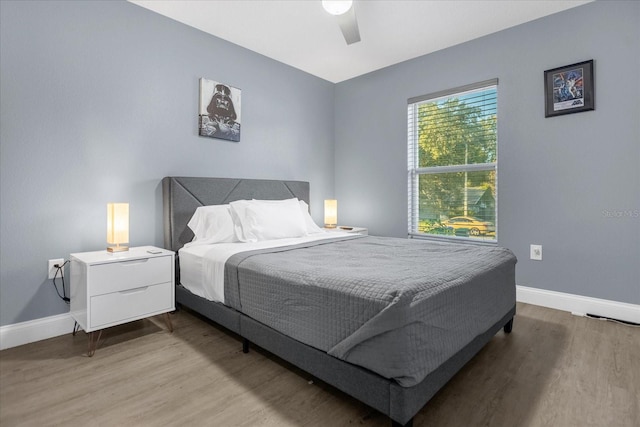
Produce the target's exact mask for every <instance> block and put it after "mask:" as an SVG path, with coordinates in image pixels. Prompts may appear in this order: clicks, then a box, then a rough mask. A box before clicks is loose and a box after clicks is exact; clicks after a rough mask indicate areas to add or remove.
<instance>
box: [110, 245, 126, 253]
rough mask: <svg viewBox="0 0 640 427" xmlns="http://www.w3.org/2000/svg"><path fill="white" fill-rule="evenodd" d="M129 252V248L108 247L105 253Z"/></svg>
mask: <svg viewBox="0 0 640 427" xmlns="http://www.w3.org/2000/svg"><path fill="white" fill-rule="evenodd" d="M128 250H129V246H120V245H118V246H109V247H107V252H125V251H128Z"/></svg>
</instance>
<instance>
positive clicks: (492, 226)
mask: <svg viewBox="0 0 640 427" xmlns="http://www.w3.org/2000/svg"><path fill="white" fill-rule="evenodd" d="M497 90H498V80H497V79H496V80H490V81H485V82H481V83H477V84H473V85H469V86H465V87H462V88H457V89H453V90H448V91H443V92H439V93H435V94H431V95H425V96H420V97H417V98H412V99H409V106H408V145H409V147H408V148H409V149H408V153H409V162H408V175H409V177H408V192H409V235H410V236H442V237H448V238H457V239H460V238H462V239H469V240H474V241H475V240H483V241H490V242H495V241H497V235H496V224H497V211H498V200H497V192H496V184H497V180H496V173H497V166H498V157H497V141H498V138H497V123H498V115H497Z"/></svg>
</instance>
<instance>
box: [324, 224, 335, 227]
mask: <svg viewBox="0 0 640 427" xmlns="http://www.w3.org/2000/svg"><path fill="white" fill-rule="evenodd" d="M324 228H336V224H325V225H324Z"/></svg>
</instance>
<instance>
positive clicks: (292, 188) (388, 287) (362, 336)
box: [162, 177, 516, 426]
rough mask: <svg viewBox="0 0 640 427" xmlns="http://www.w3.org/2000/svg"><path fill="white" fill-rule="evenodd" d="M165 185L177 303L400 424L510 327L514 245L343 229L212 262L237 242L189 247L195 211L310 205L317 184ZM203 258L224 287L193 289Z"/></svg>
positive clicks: (196, 181)
mask: <svg viewBox="0 0 640 427" xmlns="http://www.w3.org/2000/svg"><path fill="white" fill-rule="evenodd" d="M162 189H163V210H164V225H165V227H164V236H165V248H167V249H170V250H173V251H176V253H177V255H178V256H176V269H175V271H176V302H177V303H178V304H180V305H183V306H185V307H188V308H189V309H191V310H194V311H195V312H198V313H200V314H201V315H203V316H205V317H206V318H208V319H210V320H212V321H214V322H216V323H218V324H220V325H222V326H224V327H225V328H227V329H229V330H231V331H233V332H235V333H237V334H239V335H240V336H241V337H242V338H243V350H244V351H245V352H247V351H248V349H249V343H252V344H254V345H257V346H259V347H262V348H264V349H265V350H267V351H269V352H271V353H273V354H275V355H277V356H278V357H280V358H282V359H284V360H286V361H287V362H289V363H292V364H293V365H295V366H297V367H299V368H301V369H302V370H304V371H306V372H308V373H309V374H311V375H313V376H314V377H316V378H319V379H320V380H322V381H324V382H326V383H328V384H331V385H332V386H334V387H336V388H338V389H340V390H342V391H343V392H345V393H347V394H349V395H351V396H353V397H355V398H356V399H358V400H360V401H362V402H363V403H365V404H367V405H369V406H371V407H372V408H375V409H376V410H378V411H380V412H382V413H383V414H385V415H387V416H388V417H389V418H390V419H391V421H392V424H393V425H403V426H410V425H412V422H413V417H414V415H415V414H416V413H417V412H418V411H419V410H420V409H421V408H422V407H423V406H424V405H425V404H426V402H427V401H429V399H431V397H432V396H433V395H434V394H435V393H436V392H437V391H438V390H439V389H440V388H441V387H442V386H443V385H444V384H446V383H447V381H449V379H450V378H451V377H453V375H455V373H456V372H458V371H459V370H460V369H461V368H462V366H464V364H465V363H467V362H468V361H469V360H470V359H471V358H472V357H473V356H474V355H475V354H476V353H477V352H478V351H479V350H480V349H481V348H482V347H483V346H484V345H485V344H486V343H487V342H489V341H490V340H491V339H492V337H493V336H494V335H495V334H496V333H498V332H499V331H500V329H503V330H504V332H505V333H509V332H511V328H512V325H513V317H514V315H515V263H516V259H515V256H513V254H512V253H511V252H510V251H508V250H506V249H503V248H500V247H497V246H483V245H474V244H462V243H448V242H429V241H424V240H417V239H397V238H383V237H375V236H358V235H347V234H340V233H337V234H331V235H330V236H323V235H315V237H308V238H303V239H302V240H303V241H298V240H295V241H293V242H292V243H291V244H288V245H275V247H269V245H267V247H263V246H260V245H258V246H251V245H249V246H247V247H248V248H250V250H244V249H243V250H240V251H235V252H233V253H231V255H229V254H227V256H226V257H223V258H222V261H219V260H218V261H216V262H218V264H212V263H213V262H214V261H212V260H207V259H205V258H202V257H199V251H200V252H202V253H205V252H206V253H213V252H216V251H217V252H219V251H218V247H217V246H220V247H224V245H227V246H229V247H232V246H234V247H237V246H238V245H237V244H232V243H223V244H221V245H216V248H215V250H210V249H209V248H208V247H207V246H200V249H199V248H198V247H197V246H195V247H194V246H190V245H194V243H192V239H193V237H194V234H193V232H192V229H191V228H190V227H188V226H187V224H189V222H190V220H192V217H194V213H195V212H196V209H198V208H199V207H202V206H216V205H227V204H229V203H231V204H232V205H239V204H241V203H243V202H238V201H243V200H252V199H259V200H274V201H275V200H278V201H285V200H290V199H293V198H297V199H298V200H301V201H304V202H306V203H309V184H308V183H307V182H301V181H277V180H252V179H229V178H200V177H166V178H164V179H163V181H162ZM265 203H266V202H265ZM269 209H271V208H269ZM191 225H192V224H191ZM192 226H193V225H192ZM325 234H327V233H325ZM283 241H286V239H284V240H283ZM205 243H206V242H205ZM242 245H244V244H242ZM202 248H206V250H205V249H202ZM234 250H235V249H234ZM181 257H182V258H183V260H182V263H183V264H184V265H182V266H181V265H180V263H181ZM201 258H202V259H203V260H202V261H201V260H200V259H201ZM198 263H200V264H202V265H207V266H211V265H222V267H220V268H218V269H217V270H216V269H215V268H213V269H212V268H211V267H206V268H203V270H202V271H217V273H216V274H217V276H220V275H221V274H222V276H221V277H223V280H222V282H221V283H222V284H219V285H218V288H216V289H218V291H215V290H212V291H209V292H208V293H207V292H206V291H203V290H202V291H201V290H200V288H199V287H198V286H199V285H198V284H197V283H195V284H193V283H194V282H198V277H205V276H204V275H202V274H201V273H197V274H194V273H193V271H191V270H193V268H194V267H193V266H194V265H198ZM181 275H183V276H184V282H185V284H187V286H188V287H189V288H190V289H191V290H189V289H188V288H187V287H185V286H183V283H182V282H181ZM217 276H216V277H217ZM194 277H195V278H194ZM207 277H209V276H207ZM208 280H209V279H207V281H208ZM194 286H195V287H194ZM203 286H204V285H203ZM207 286H208V285H207ZM220 286H222V287H220ZM216 292H217V293H218V294H220V295H221V296H220V297H219V298H215V297H212V296H211V295H212V294H216Z"/></svg>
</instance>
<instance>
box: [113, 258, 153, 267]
mask: <svg viewBox="0 0 640 427" xmlns="http://www.w3.org/2000/svg"><path fill="white" fill-rule="evenodd" d="M147 261H149V258H142V259H130V260H128V261H120V262H119V264H121V265H124V266H127V265H134V264H142V263H145V262H147Z"/></svg>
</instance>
